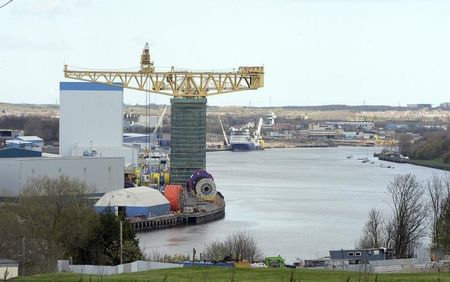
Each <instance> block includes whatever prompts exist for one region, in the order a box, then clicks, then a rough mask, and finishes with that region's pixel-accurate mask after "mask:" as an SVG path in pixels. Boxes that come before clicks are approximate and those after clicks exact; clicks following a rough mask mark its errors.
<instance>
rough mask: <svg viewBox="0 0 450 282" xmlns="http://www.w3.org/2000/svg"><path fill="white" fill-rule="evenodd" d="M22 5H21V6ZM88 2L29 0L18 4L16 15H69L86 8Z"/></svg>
mask: <svg viewBox="0 0 450 282" xmlns="http://www.w3.org/2000/svg"><path fill="white" fill-rule="evenodd" d="M19 3H20V4H19ZM88 4H89V1H86V0H28V1H23V2H17V5H16V8H15V9H13V13H15V14H25V15H43V16H54V15H61V14H67V13H70V12H71V11H73V10H74V9H76V8H77V7H80V6H86V5H88Z"/></svg>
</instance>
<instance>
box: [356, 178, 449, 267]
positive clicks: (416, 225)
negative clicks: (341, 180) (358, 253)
mask: <svg viewBox="0 0 450 282" xmlns="http://www.w3.org/2000/svg"><path fill="white" fill-rule="evenodd" d="M387 191H388V194H389V195H390V197H391V202H390V206H391V212H392V213H391V215H390V216H388V217H386V216H385V215H384V214H383V212H382V211H381V210H377V209H372V210H370V211H369V215H368V220H367V222H366V223H365V225H364V228H363V231H362V235H361V238H360V240H359V247H360V248H362V249H370V248H381V247H387V248H391V249H393V251H394V254H395V257H396V258H410V257H413V254H414V249H415V248H416V247H417V246H418V244H419V243H420V240H421V239H423V238H424V237H425V236H427V235H429V234H431V239H432V248H433V249H434V251H437V252H439V253H443V254H449V253H450V177H449V176H448V175H447V176H437V175H434V176H433V177H432V178H431V179H429V180H428V181H426V182H425V183H421V182H419V181H418V180H417V178H416V176H414V175H412V174H406V175H397V176H395V177H394V180H392V181H391V183H390V184H389V185H388V187H387Z"/></svg>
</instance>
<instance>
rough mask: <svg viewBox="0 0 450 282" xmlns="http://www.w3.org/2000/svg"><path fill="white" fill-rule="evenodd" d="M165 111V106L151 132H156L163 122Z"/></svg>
mask: <svg viewBox="0 0 450 282" xmlns="http://www.w3.org/2000/svg"><path fill="white" fill-rule="evenodd" d="M166 111H167V107H165V108H164V110H163V112H162V114H161V116H160V117H159V119H158V123H157V124H156V126H155V129H153V133H156V131H158V129H159V128H160V127H161V125H162V123H163V118H164V115H165V114H166Z"/></svg>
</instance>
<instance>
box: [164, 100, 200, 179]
mask: <svg viewBox="0 0 450 282" xmlns="http://www.w3.org/2000/svg"><path fill="white" fill-rule="evenodd" d="M206 100H207V99H206V98H173V99H171V100H170V103H171V106H172V108H171V141H170V144H171V146H170V147H171V149H170V150H171V152H170V183H172V184H174V183H177V184H185V182H186V180H187V179H188V178H189V177H190V176H191V174H192V172H194V171H195V170H197V169H205V168H206Z"/></svg>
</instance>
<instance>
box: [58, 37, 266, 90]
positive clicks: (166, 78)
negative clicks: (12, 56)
mask: <svg viewBox="0 0 450 282" xmlns="http://www.w3.org/2000/svg"><path fill="white" fill-rule="evenodd" d="M64 76H65V77H66V78H71V79H76V80H82V81H88V82H95V83H102V84H108V85H118V84H120V86H121V87H123V88H128V89H134V90H139V91H145V92H151V93H157V94H162V95H167V96H173V97H188V98H196V97H198V98H205V97H208V96H212V95H217V94H225V93H230V92H237V91H244V90H254V89H258V88H260V87H263V86H264V67H262V66H256V67H248V66H243V67H239V68H238V70H237V71H230V72H215V71H181V70H176V69H175V68H174V67H172V68H171V69H170V71H166V72H164V71H157V70H156V69H155V67H154V65H153V61H151V57H150V51H149V47H148V44H146V45H145V47H144V49H143V51H142V54H141V67H140V70H138V71H114V70H110V71H108V70H106V71H95V70H75V69H72V68H70V67H69V66H68V65H64Z"/></svg>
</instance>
